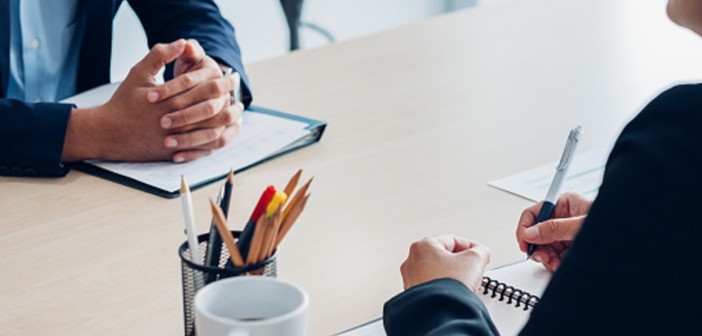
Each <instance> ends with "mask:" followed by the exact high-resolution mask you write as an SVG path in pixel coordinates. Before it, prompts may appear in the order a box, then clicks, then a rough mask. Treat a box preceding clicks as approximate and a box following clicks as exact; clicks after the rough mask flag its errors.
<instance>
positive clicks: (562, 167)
mask: <svg viewBox="0 0 702 336" xmlns="http://www.w3.org/2000/svg"><path fill="white" fill-rule="evenodd" d="M581 135H582V127H580V126H578V127H576V128H574V129H572V130H570V133H569V134H568V141H567V142H566V145H565V148H564V149H563V155H561V160H560V161H559V162H558V166H556V174H555V175H553V181H551V186H550V187H549V188H548V192H547V193H546V198H545V199H544V203H543V205H542V206H541V210H540V211H539V215H538V216H537V217H536V222H535V223H534V224H535V225H536V224H538V223H541V222H543V221H546V220H548V219H550V218H551V216H552V215H553V210H554V209H555V208H556V202H557V201H558V194H559V193H560V191H561V185H563V180H564V179H565V176H566V173H567V172H568V167H570V163H571V162H572V161H573V154H574V153H575V147H576V146H577V145H578V142H579V141H580V137H581ZM534 250H536V245H534V244H529V247H528V248H527V259H528V258H531V255H532V254H534Z"/></svg>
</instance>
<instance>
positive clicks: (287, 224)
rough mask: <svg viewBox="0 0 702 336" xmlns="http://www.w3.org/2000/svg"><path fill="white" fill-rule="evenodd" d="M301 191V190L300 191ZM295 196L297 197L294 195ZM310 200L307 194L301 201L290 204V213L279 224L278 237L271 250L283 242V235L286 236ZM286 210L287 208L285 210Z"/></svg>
mask: <svg viewBox="0 0 702 336" xmlns="http://www.w3.org/2000/svg"><path fill="white" fill-rule="evenodd" d="M300 191H302V190H300ZM295 196H297V195H295ZM309 198H310V194H307V196H305V197H304V198H302V200H300V201H298V202H296V203H294V204H290V208H291V209H290V213H289V214H288V216H287V217H284V218H283V219H282V223H281V224H280V230H279V232H278V236H277V237H276V241H275V244H274V245H273V246H274V247H273V249H276V248H278V245H280V242H281V241H283V238H285V235H286V234H288V232H289V231H290V228H292V226H293V224H295V221H296V220H297V218H298V217H300V214H301V213H302V211H303V210H304V209H305V204H307V200H308V199H309ZM285 210H287V208H286V209H285Z"/></svg>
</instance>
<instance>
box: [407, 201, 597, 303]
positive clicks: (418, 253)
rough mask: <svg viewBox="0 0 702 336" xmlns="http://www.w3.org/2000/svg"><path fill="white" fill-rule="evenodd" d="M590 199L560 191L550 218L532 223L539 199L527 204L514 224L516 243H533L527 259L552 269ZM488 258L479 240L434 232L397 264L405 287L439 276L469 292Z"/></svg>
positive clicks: (522, 246) (521, 245)
mask: <svg viewBox="0 0 702 336" xmlns="http://www.w3.org/2000/svg"><path fill="white" fill-rule="evenodd" d="M591 205H592V202H591V201H590V200H588V199H586V198H584V197H582V196H580V195H577V194H573V193H566V194H563V195H562V196H561V197H560V198H559V199H558V202H557V203H556V208H555V210H554V214H553V219H550V220H548V221H544V222H541V223H538V224H537V223H535V222H536V218H537V216H538V214H539V210H540V209H541V203H539V204H536V205H534V206H532V207H529V208H527V209H526V210H524V212H522V215H521V217H520V219H519V223H518V224H517V243H518V244H519V249H520V250H521V251H522V252H524V253H526V252H527V246H528V245H529V244H536V245H537V247H536V250H535V251H534V254H532V256H531V259H532V260H534V261H537V262H540V263H542V264H543V265H544V266H545V267H546V268H547V269H548V270H550V271H555V270H556V269H557V268H558V266H559V265H560V263H561V260H562V258H563V257H564V256H565V254H566V253H567V251H568V248H569V247H570V245H571V243H572V241H573V239H574V238H575V236H576V234H577V233H578V232H579V231H580V228H581V226H582V224H583V222H584V221H585V218H586V216H587V213H588V211H589V210H590V206H591ZM489 261H490V251H489V250H488V249H487V247H485V246H483V245H480V244H479V243H476V242H473V241H469V240H466V239H464V238H461V237H457V236H450V235H449V236H437V237H430V238H425V239H422V240H420V241H417V242H415V243H413V244H412V245H411V247H410V253H409V256H408V257H407V260H405V262H404V263H403V264H402V266H401V267H400V272H401V273H402V280H403V283H404V287H405V289H408V288H410V287H413V286H416V285H419V284H422V283H425V282H429V281H431V280H435V279H440V278H451V279H454V280H457V281H459V282H462V283H463V284H465V285H466V286H467V287H468V288H470V289H471V290H472V291H473V292H476V291H477V290H478V288H479V287H480V281H481V278H482V276H483V273H484V272H485V269H486V267H487V264H488V262H489Z"/></svg>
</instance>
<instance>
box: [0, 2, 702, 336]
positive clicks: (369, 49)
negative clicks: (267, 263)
mask: <svg viewBox="0 0 702 336" xmlns="http://www.w3.org/2000/svg"><path fill="white" fill-rule="evenodd" d="M698 40H699V39H698V38H697V37H696V36H694V35H692V34H691V33H689V32H686V31H684V30H682V29H680V28H677V27H675V26H674V25H673V24H672V23H670V22H669V21H668V20H667V18H666V17H665V13H664V1H656V0H590V1H578V0H561V1H549V0H511V1H504V2H500V3H497V4H494V5H485V6H481V7H477V8H473V9H468V10H464V11H461V12H457V13H453V14H449V15H445V16H442V17H439V18H436V19H433V20H429V21H426V22H422V23H420V24H417V25H414V26H410V27H406V28H402V29H397V30H393V31H389V32H385V33H382V34H379V35H374V36H369V37H365V38H360V39H356V40H352V41H348V42H344V43H339V44H335V45H331V46H327V47H324V48H320V49H314V50H309V51H304V52H297V53H294V54H291V55H288V56H285V57H282V58H278V59H273V60H269V61H265V62H261V63H257V64H252V65H250V66H249V67H248V71H249V74H250V76H251V78H252V79H253V82H252V83H253V84H252V86H253V91H254V92H255V93H256V103H257V104H259V105H262V106H266V107H270V108H274V109H280V110H283V111H286V112H290V113H295V114H300V115H304V116H308V117H312V118H318V119H322V120H325V121H327V122H328V123H329V127H328V128H327V131H326V134H325V135H324V138H323V140H322V141H321V142H320V143H319V144H315V145H313V146H311V147H308V148H305V149H303V150H300V151H298V152H295V153H292V154H290V155H286V156H284V157H281V158H279V159H276V160H274V161H271V162H268V163H265V164H263V165H261V166H259V167H257V168H255V169H252V170H250V171H247V172H245V173H242V174H238V175H237V176H236V189H235V194H234V199H233V203H232V210H231V214H232V215H231V219H230V225H231V226H232V227H233V228H240V227H241V226H242V223H243V221H244V219H245V217H246V216H248V214H249V211H250V209H251V208H252V207H253V205H254V204H255V202H256V200H257V197H258V195H259V194H260V192H261V191H262V190H263V188H264V187H265V186H266V185H268V184H275V185H276V186H279V187H282V186H284V184H285V182H286V181H287V180H288V178H289V177H290V176H291V175H292V174H293V173H294V172H295V171H296V170H297V169H298V168H304V170H305V173H304V177H305V178H308V177H310V176H314V177H315V181H314V183H313V185H312V188H311V192H312V197H311V199H310V201H309V203H308V205H307V210H306V211H305V213H304V214H303V215H302V217H301V218H300V220H299V221H298V223H297V224H296V226H295V227H294V229H293V231H292V232H291V233H290V235H289V236H288V237H287V238H286V240H285V241H284V243H283V244H282V246H281V248H280V252H279V254H280V256H279V259H278V277H279V278H280V279H282V280H285V281H290V282H294V283H297V284H299V285H301V286H303V287H304V288H305V289H306V290H307V291H308V292H309V294H310V298H311V303H310V307H309V327H310V332H309V333H310V335H328V334H332V333H335V332H339V331H342V330H344V329H347V328H349V327H352V326H354V325H356V324H359V323H362V322H365V321H368V320H370V319H373V318H377V317H378V316H380V315H381V313H382V306H383V303H384V302H385V301H386V300H387V299H389V298H390V297H392V296H393V295H395V294H397V293H398V292H400V291H401V290H402V281H401V278H400V273H399V266H400V264H401V262H402V261H403V260H404V258H405V257H406V255H407V252H408V247H409V245H410V243H411V242H412V241H414V240H417V239H420V238H422V237H425V236H430V235H436V234H442V233H455V234H458V235H461V236H465V237H468V238H470V239H473V240H477V241H479V242H481V243H483V244H485V245H487V246H489V247H490V248H491V250H492V262H491V266H493V267H494V266H497V265H500V264H504V263H506V262H510V261H514V260H517V259H520V258H523V257H524V256H523V254H521V253H520V252H519V250H518V248H517V246H516V243H515V239H514V231H515V227H516V221H517V218H518V217H519V214H520V213H521V211H522V209H523V208H525V207H527V206H529V205H531V203H530V202H529V201H527V200H524V199H521V198H519V197H516V196H514V195H511V194H508V193H505V192H503V191H499V190H496V189H493V188H491V187H489V186H487V185H486V182H488V181H490V180H493V179H497V178H500V177H504V176H507V175H511V174H514V173H517V172H520V171H523V170H526V169H528V168H531V167H534V166H537V165H540V164H543V163H546V162H549V161H552V160H555V159H557V158H558V156H559V155H560V151H561V150H562V146H563V142H564V139H565V136H566V134H567V132H568V130H569V129H570V128H571V127H573V126H575V125H582V126H583V128H584V129H585V137H584V140H583V142H582V144H581V147H580V148H579V150H587V149H590V148H596V147H607V146H610V145H611V143H612V142H613V140H614V139H615V137H616V135H617V134H618V132H619V131H620V130H621V128H622V126H623V125H624V123H625V122H626V121H627V120H628V119H630V118H631V117H632V116H633V115H635V113H636V112H638V111H639V110H640V109H641V107H642V106H643V105H644V104H645V103H646V102H647V101H648V100H650V99H651V98H652V97H653V96H654V95H655V94H656V93H658V92H660V91H661V90H663V89H664V88H665V87H668V86H670V85H672V84H673V83H676V82H689V81H695V80H696V79H699V78H702V67H701V66H700V62H699V60H701V59H702V43H700V42H699V41H698ZM220 184H221V183H219V182H218V183H215V184H212V185H210V186H208V187H205V188H203V189H201V190H198V191H196V192H195V193H194V195H193V197H194V204H195V209H196V212H197V215H196V218H197V221H198V223H199V229H200V231H201V232H204V231H206V229H207V228H206V226H207V225H209V224H208V223H209V217H210V216H209V207H208V204H207V202H208V199H209V198H210V197H215V195H216V193H217V189H218V188H219V186H220ZM183 241H184V236H183V220H182V213H181V207H180V202H179V201H178V200H167V199H162V198H158V197H155V196H152V195H149V194H145V193H142V192H139V191H137V190H134V189H129V188H127V187H124V186H121V185H118V184H114V183H111V182H108V181H105V180H102V179H99V178H96V177H92V176H89V175H85V174H82V173H80V172H76V171H73V172H71V173H70V174H69V175H68V176H66V177H65V178H61V179H44V178H35V179H26V178H0V265H1V267H2V273H3V275H2V276H1V277H0V334H2V335H16V334H17V335H55V334H71V335H95V334H105V333H109V334H124V335H181V334H182V332H183V331H182V330H183V329H182V328H183V327H182V310H181V309H182V303H181V287H180V286H181V284H180V269H179V267H180V265H179V259H178V257H177V247H178V246H179V245H180V244H181V243H182V242H183Z"/></svg>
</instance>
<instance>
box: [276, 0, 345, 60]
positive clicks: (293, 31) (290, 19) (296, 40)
mask: <svg viewBox="0 0 702 336" xmlns="http://www.w3.org/2000/svg"><path fill="white" fill-rule="evenodd" d="M303 2H304V0H280V4H281V5H282V7H283V13H284V14H285V20H286V21H287V23H288V30H289V31H290V51H294V50H297V49H300V28H301V27H304V28H308V29H311V30H314V31H316V32H318V33H319V34H321V35H322V36H324V37H325V38H326V39H327V40H328V41H329V42H330V43H333V42H334V41H335V39H334V36H333V35H332V34H331V33H329V31H327V30H326V29H324V28H322V27H320V26H318V25H316V24H313V23H308V22H302V21H301V17H302V5H303Z"/></svg>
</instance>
